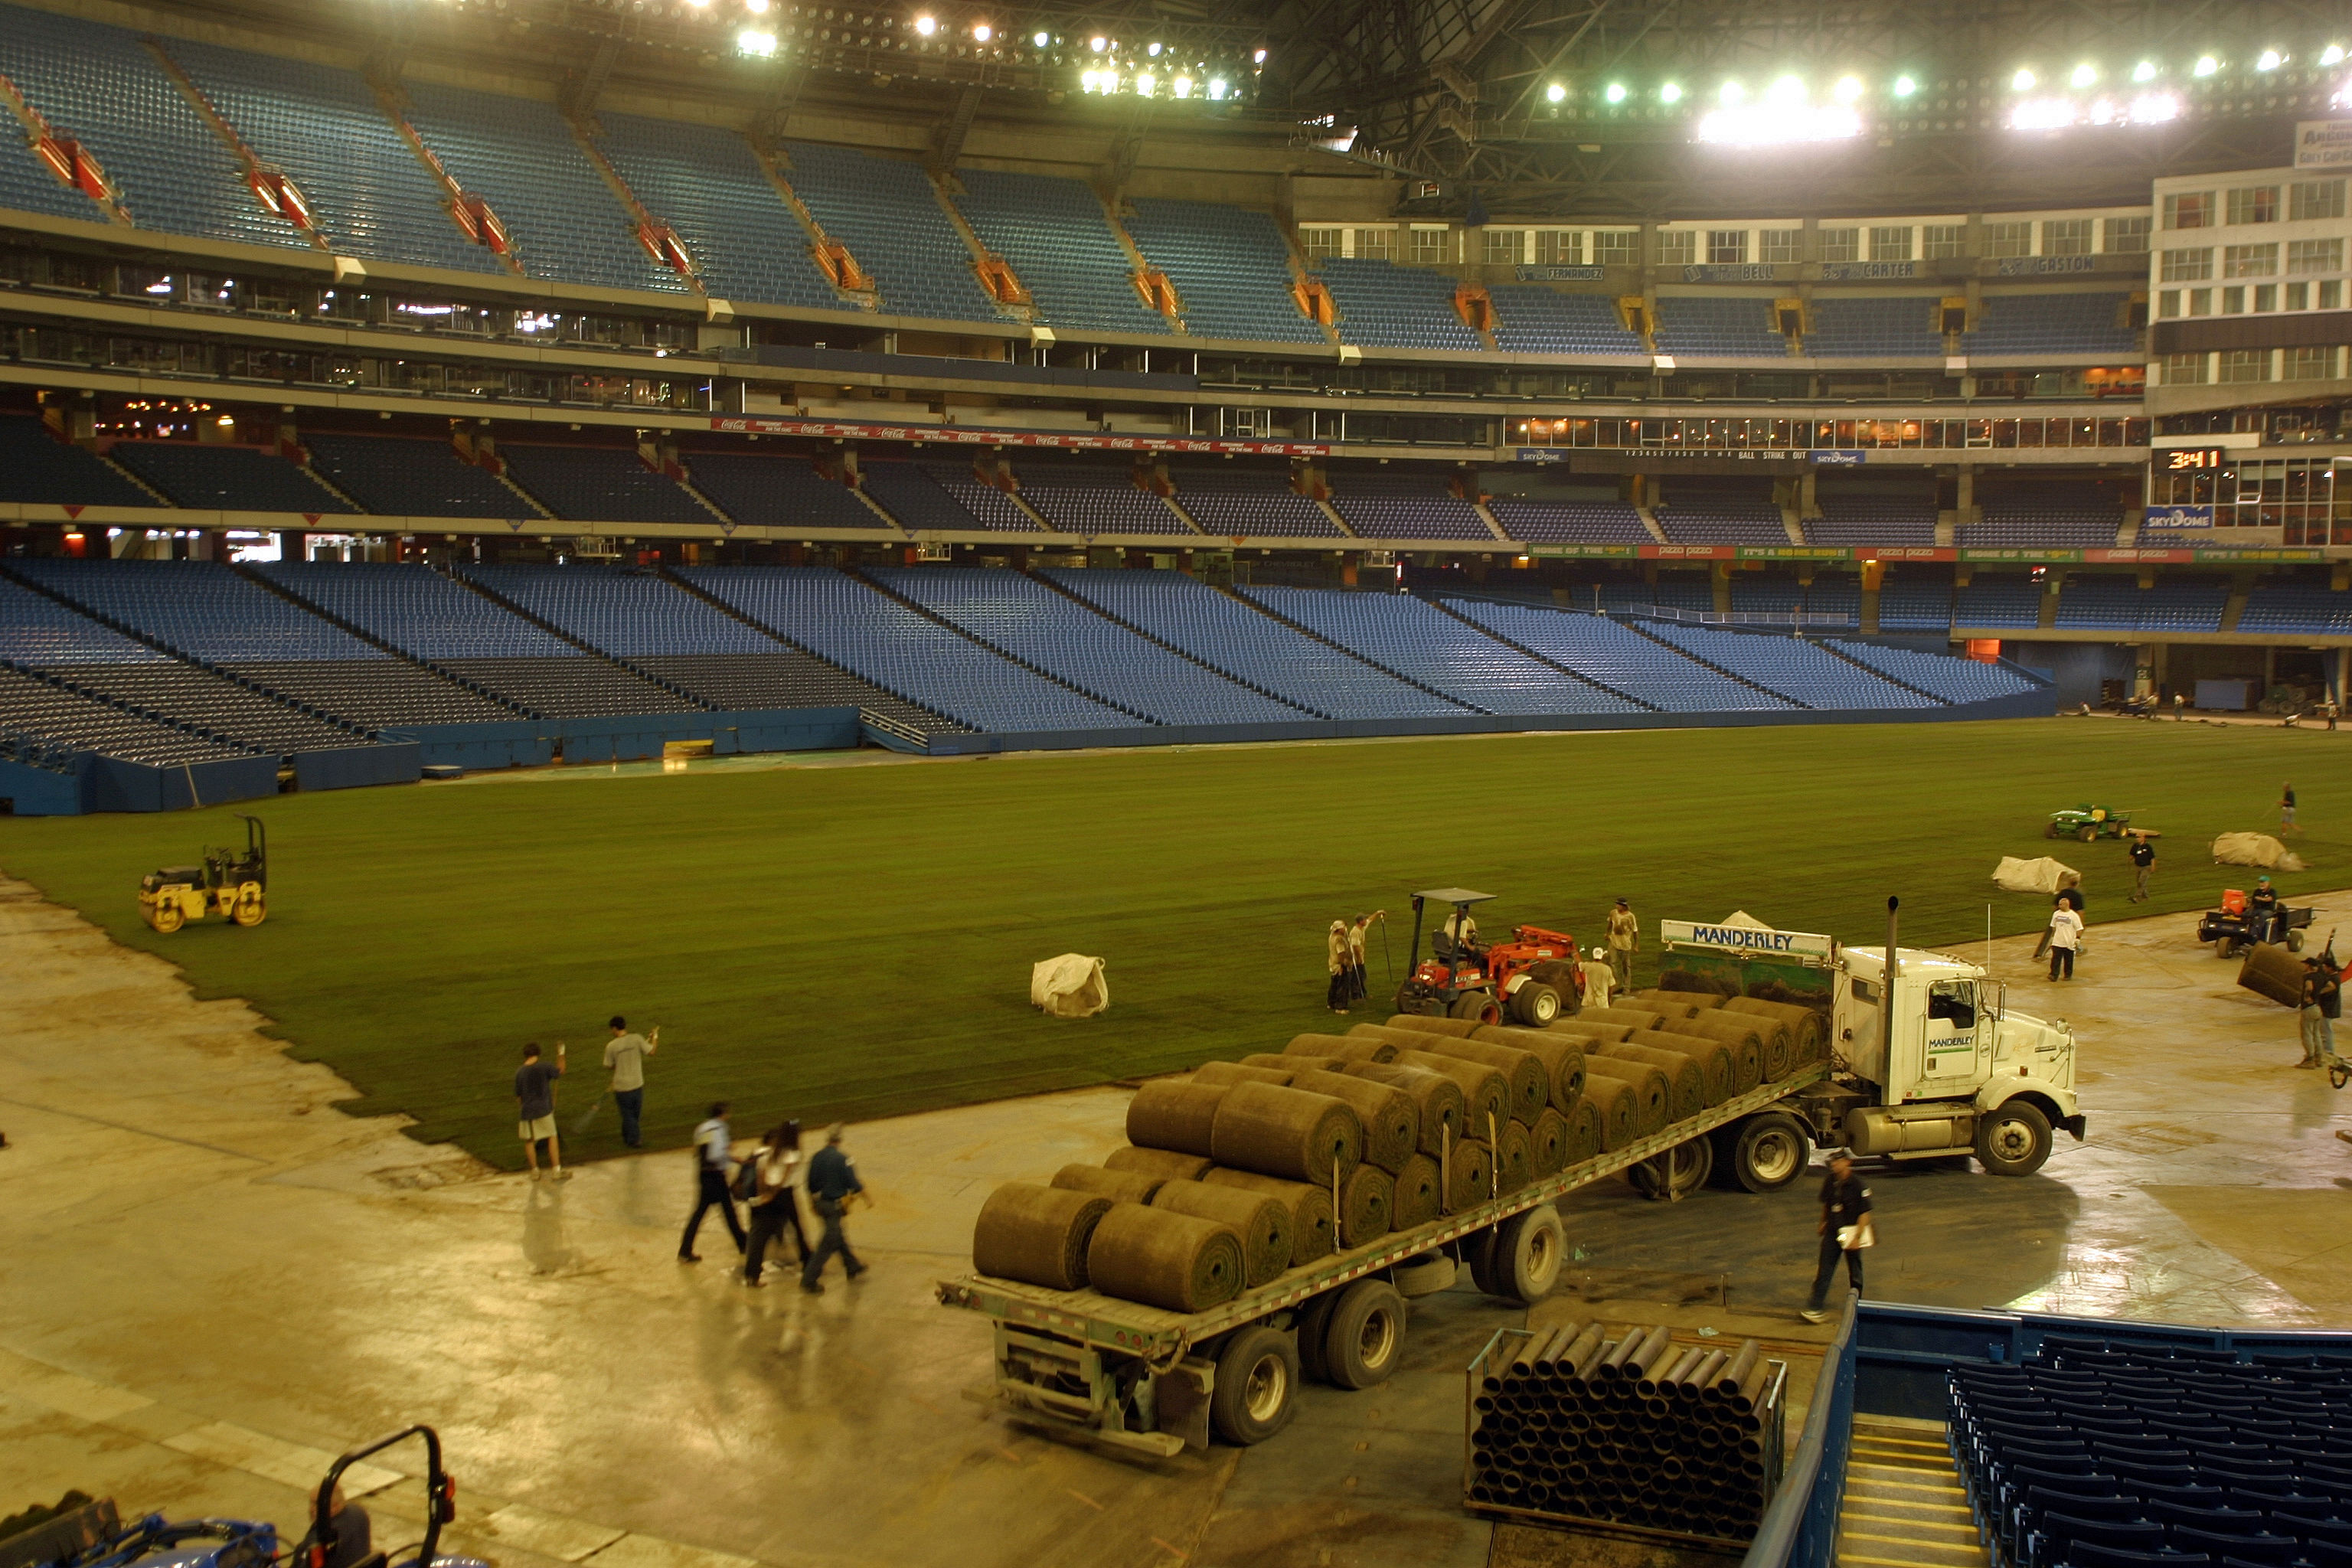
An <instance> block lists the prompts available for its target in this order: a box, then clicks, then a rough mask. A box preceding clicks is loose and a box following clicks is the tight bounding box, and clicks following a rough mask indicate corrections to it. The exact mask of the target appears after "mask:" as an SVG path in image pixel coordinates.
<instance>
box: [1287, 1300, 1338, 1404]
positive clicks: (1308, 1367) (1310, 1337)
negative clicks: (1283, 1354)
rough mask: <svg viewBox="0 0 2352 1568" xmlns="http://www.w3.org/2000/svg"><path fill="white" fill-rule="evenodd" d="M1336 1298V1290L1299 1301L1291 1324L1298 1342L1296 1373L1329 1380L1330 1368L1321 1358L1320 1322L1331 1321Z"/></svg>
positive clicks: (1319, 1380)
mask: <svg viewBox="0 0 2352 1568" xmlns="http://www.w3.org/2000/svg"><path fill="white" fill-rule="evenodd" d="M1338 1304H1339V1292H1338V1291H1337V1290H1326V1291H1324V1292H1323V1293H1322V1294H1321V1295H1320V1296H1309V1297H1308V1298H1307V1300H1305V1301H1303V1302H1301V1303H1300V1304H1299V1308H1298V1317H1297V1321H1296V1322H1294V1323H1293V1324H1292V1325H1291V1326H1292V1329H1293V1331H1294V1333H1295V1335H1296V1337H1297V1342H1298V1371H1299V1373H1300V1375H1301V1376H1304V1377H1311V1378H1313V1379H1314V1380H1315V1381H1316V1382H1318V1383H1328V1382H1330V1381H1331V1371H1330V1368H1328V1366H1326V1365H1325V1364H1324V1362H1323V1326H1324V1325H1325V1324H1326V1323H1328V1322H1329V1321H1331V1309H1332V1308H1333V1307H1335V1306H1337V1305H1338Z"/></svg>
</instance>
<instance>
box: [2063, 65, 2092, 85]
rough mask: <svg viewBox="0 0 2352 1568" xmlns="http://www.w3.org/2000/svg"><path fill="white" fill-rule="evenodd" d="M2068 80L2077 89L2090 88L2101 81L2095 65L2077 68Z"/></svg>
mask: <svg viewBox="0 0 2352 1568" xmlns="http://www.w3.org/2000/svg"><path fill="white" fill-rule="evenodd" d="M2098 79H2099V68H2098V67H2096V66H2094V65H2079V66H2076V67H2075V68H2074V75H2073V76H2070V77H2068V78H2067V80H2068V81H2070V82H2072V83H2074V85H2075V86H2076V87H2088V86H2090V85H2091V84H2092V83H2093V82H2095V81H2096V80H2098Z"/></svg>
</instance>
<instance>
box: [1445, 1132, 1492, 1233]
mask: <svg viewBox="0 0 2352 1568" xmlns="http://www.w3.org/2000/svg"><path fill="white" fill-rule="evenodd" d="M1444 1164H1445V1194H1444V1197H1445V1203H1444V1210H1445V1212H1446V1213H1447V1214H1460V1213H1461V1212H1462V1211H1463V1210H1464V1209H1466V1208H1474V1207H1475V1206H1476V1205H1479V1204H1483V1203H1485V1202H1486V1200H1487V1199H1489V1198H1491V1197H1493V1196H1494V1195H1495V1194H1494V1178H1495V1152H1494V1151H1493V1150H1492V1149H1490V1148H1488V1147H1487V1146H1486V1144H1484V1143H1482V1142H1478V1141H1477V1140H1475V1139H1465V1140H1464V1141H1463V1142H1459V1143H1456V1144H1455V1145H1454V1147H1453V1148H1452V1149H1451V1150H1449V1151H1447V1152H1446V1157H1445V1162H1444Z"/></svg>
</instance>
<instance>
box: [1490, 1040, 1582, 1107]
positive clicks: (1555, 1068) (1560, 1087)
mask: <svg viewBox="0 0 2352 1568" xmlns="http://www.w3.org/2000/svg"><path fill="white" fill-rule="evenodd" d="M1472 1038H1473V1039H1478V1040H1485V1041H1487V1042H1489V1043H1491V1044H1494V1045H1497V1046H1516V1047H1518V1048H1519V1049H1520V1050H1523V1051H1529V1052H1532V1053H1534V1055H1535V1058H1536V1059H1537V1060H1538V1061H1540V1062H1541V1063H1543V1065H1544V1080H1545V1087H1546V1088H1547V1089H1549V1090H1550V1091H1551V1098H1550V1104H1551V1108H1552V1109H1553V1110H1567V1109H1568V1108H1569V1107H1570V1106H1571V1105H1574V1104H1575V1103H1576V1097H1577V1096H1578V1095H1580V1094H1582V1093H1583V1092H1584V1046H1583V1043H1582V1042H1581V1041H1579V1040H1572V1039H1570V1038H1568V1037H1566V1036H1564V1035H1555V1034H1553V1033H1552V1032H1551V1031H1550V1030H1549V1029H1515V1028H1511V1027H1509V1026H1507V1025H1501V1024H1490V1025H1488V1026H1486V1028H1483V1029H1481V1030H1479V1031H1478V1032H1477V1034H1475V1035H1474V1036H1472Z"/></svg>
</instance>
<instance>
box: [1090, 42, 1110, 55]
mask: <svg viewBox="0 0 2352 1568" xmlns="http://www.w3.org/2000/svg"><path fill="white" fill-rule="evenodd" d="M1087 47H1088V48H1090V49H1092V50H1094V52H1095V53H1097V54H1100V53H1102V52H1103V51H1104V50H1105V49H1107V48H1108V47H1110V40H1109V39H1108V38H1088V39H1087Z"/></svg>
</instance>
